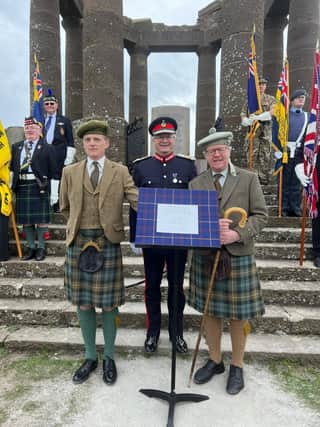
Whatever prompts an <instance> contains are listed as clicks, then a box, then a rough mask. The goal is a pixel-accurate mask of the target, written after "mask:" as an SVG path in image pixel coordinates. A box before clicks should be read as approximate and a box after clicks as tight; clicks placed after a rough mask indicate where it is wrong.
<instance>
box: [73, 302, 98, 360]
mask: <svg viewBox="0 0 320 427" xmlns="http://www.w3.org/2000/svg"><path fill="white" fill-rule="evenodd" d="M77 312H78V318H79V322H80V328H81V332H82V336H83V341H84V347H85V358H86V359H91V360H96V359H97V352H96V329H97V322H96V311H95V309H94V308H91V309H90V310H80V307H78V309H77Z"/></svg>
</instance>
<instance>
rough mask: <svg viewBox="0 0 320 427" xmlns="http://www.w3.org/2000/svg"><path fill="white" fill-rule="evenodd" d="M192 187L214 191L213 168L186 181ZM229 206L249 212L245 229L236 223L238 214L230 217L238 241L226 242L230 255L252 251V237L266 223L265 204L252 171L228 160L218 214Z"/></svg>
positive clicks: (252, 252) (245, 253)
mask: <svg viewBox="0 0 320 427" xmlns="http://www.w3.org/2000/svg"><path fill="white" fill-rule="evenodd" d="M189 188H190V189H191V190H214V184H213V178H212V171H211V169H208V170H206V171H205V172H203V173H202V174H200V175H199V176H198V177H196V178H194V179H193V180H192V181H190V183H189ZM231 207H240V208H243V209H244V210H245V211H246V212H247V215H248V221H247V223H246V225H245V227H244V228H240V227H239V226H238V225H237V224H238V221H239V218H238V216H237V214H235V216H233V214H232V216H231V217H230V219H232V220H233V221H234V224H235V225H234V226H232V228H233V229H234V230H236V231H237V232H238V233H239V235H240V241H239V242H234V243H232V244H230V245H226V249H227V250H228V252H229V253H230V254H231V255H235V256H244V255H253V254H254V238H255V237H256V236H257V235H258V233H259V232H260V230H261V229H262V228H263V227H264V226H265V225H266V223H267V218H268V216H267V207H266V202H265V199H264V196H263V193H262V189H261V186H260V184H259V180H258V177H257V175H256V174H255V173H253V172H250V171H247V170H245V169H240V168H238V167H236V166H234V165H233V164H232V163H231V162H230V165H229V172H228V175H227V177H226V180H225V182H224V185H223V188H222V191H221V193H220V195H219V208H220V217H223V212H224V211H226V210H227V209H228V208H231Z"/></svg>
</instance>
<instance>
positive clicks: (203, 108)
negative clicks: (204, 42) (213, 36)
mask: <svg viewBox="0 0 320 427" xmlns="http://www.w3.org/2000/svg"><path fill="white" fill-rule="evenodd" d="M218 50H219V45H215V46H206V47H200V48H199V50H198V52H197V53H198V56H199V62H198V88H197V112H196V141H199V140H200V139H201V138H204V137H205V136H207V135H208V132H209V129H210V128H211V127H212V126H213V124H214V122H215V110H216V55H217V52H218ZM201 157H202V153H201V151H199V150H198V148H197V147H196V158H201Z"/></svg>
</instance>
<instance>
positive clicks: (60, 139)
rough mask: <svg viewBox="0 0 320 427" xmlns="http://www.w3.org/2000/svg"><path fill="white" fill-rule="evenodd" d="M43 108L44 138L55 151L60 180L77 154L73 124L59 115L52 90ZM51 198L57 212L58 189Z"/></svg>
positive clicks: (44, 101) (52, 192)
mask: <svg viewBox="0 0 320 427" xmlns="http://www.w3.org/2000/svg"><path fill="white" fill-rule="evenodd" d="M43 106H44V111H45V113H46V118H45V124H44V130H45V132H44V136H45V140H46V142H47V143H48V144H51V145H52V147H53V149H54V155H55V159H56V162H57V167H58V171H59V180H60V179H61V175H62V169H63V167H64V166H66V165H69V164H71V163H72V162H73V158H74V155H75V152H76V149H75V148H74V140H73V132H72V124H71V121H70V120H69V119H68V118H67V117H65V116H62V115H61V114H59V111H58V109H59V104H58V100H57V98H56V97H55V96H54V94H53V93H52V91H51V89H48V94H47V95H46V96H45V97H44V98H43ZM51 197H52V198H55V199H56V200H53V201H54V203H53V209H54V210H55V211H57V210H58V208H59V203H58V188H52V189H51Z"/></svg>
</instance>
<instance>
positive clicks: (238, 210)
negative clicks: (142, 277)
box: [188, 207, 247, 387]
mask: <svg viewBox="0 0 320 427" xmlns="http://www.w3.org/2000/svg"><path fill="white" fill-rule="evenodd" d="M233 213H239V214H240V215H241V218H240V221H239V226H240V227H241V228H244V226H245V224H246V222H247V212H246V211H245V210H244V209H242V208H236V207H235V208H229V209H227V210H226V211H225V213H224V215H223V217H224V218H229V216H230V215H231V214H233ZM220 255H221V250H220V249H219V250H218V251H217V253H216V256H215V259H214V263H213V267H212V272H211V276H210V280H209V285H208V293H207V297H206V302H205V305H204V310H203V315H202V319H201V323H200V329H199V334H198V338H197V342H196V346H195V349H194V353H193V359H192V363H191V368H190V375H189V383H188V387H190V385H191V380H192V376H193V371H194V367H195V364H196V359H197V356H198V352H199V347H200V341H201V336H202V332H203V327H204V321H205V316H206V315H207V312H208V308H209V303H210V300H211V296H212V292H213V284H214V278H215V275H216V272H217V267H218V263H219V259H220Z"/></svg>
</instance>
